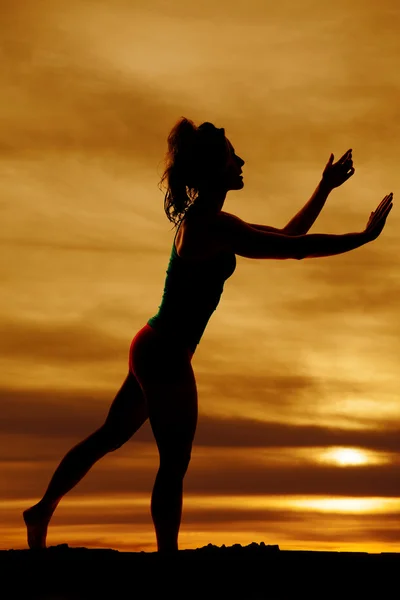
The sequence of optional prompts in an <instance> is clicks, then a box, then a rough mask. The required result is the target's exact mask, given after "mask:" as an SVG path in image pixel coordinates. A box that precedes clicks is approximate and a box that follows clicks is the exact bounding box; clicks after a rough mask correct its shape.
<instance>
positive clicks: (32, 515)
mask: <svg viewBox="0 0 400 600" xmlns="http://www.w3.org/2000/svg"><path fill="white" fill-rule="evenodd" d="M23 517H24V521H25V525H26V527H27V530H28V546H29V548H31V550H34V549H38V548H46V537H47V527H48V524H49V522H50V519H51V514H49V513H48V512H45V511H44V510H43V508H42V507H41V506H40V504H35V506H32V507H31V508H28V509H27V510H25V511H24V512H23Z"/></svg>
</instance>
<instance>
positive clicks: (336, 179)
mask: <svg viewBox="0 0 400 600" xmlns="http://www.w3.org/2000/svg"><path fill="white" fill-rule="evenodd" d="M333 159H334V156H333V154H331V155H330V157H329V160H328V162H327V163H326V166H325V169H324V172H323V173H322V182H323V184H324V185H325V186H327V187H328V188H329V189H331V190H333V188H335V187H339V185H342V183H344V182H345V181H347V180H348V179H349V178H350V177H351V176H352V175H353V174H354V171H355V169H354V167H353V156H352V149H351V148H350V150H347V152H345V153H344V154H343V156H342V157H341V158H339V160H338V161H337V162H335V163H334V162H333Z"/></svg>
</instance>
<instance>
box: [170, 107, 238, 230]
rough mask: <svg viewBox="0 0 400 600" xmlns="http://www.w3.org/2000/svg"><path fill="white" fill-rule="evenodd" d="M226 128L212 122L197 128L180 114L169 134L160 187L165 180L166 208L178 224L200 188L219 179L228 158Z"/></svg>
mask: <svg viewBox="0 0 400 600" xmlns="http://www.w3.org/2000/svg"><path fill="white" fill-rule="evenodd" d="M228 152H229V151H228V147H227V144H226V138H225V130H224V129H223V128H220V129H218V128H217V127H215V126H214V125H213V124H212V123H208V122H205V123H202V124H201V125H199V126H198V127H196V125H195V124H194V123H193V121H191V120H190V119H186V118H185V117H181V118H180V119H179V120H178V121H177V123H176V124H175V125H174V127H173V128H172V130H171V132H170V134H169V136H168V150H167V153H166V157H165V170H164V173H163V175H162V178H161V181H160V184H159V188H160V190H162V185H163V184H164V183H166V185H165V186H164V187H166V190H167V191H166V194H165V198H164V210H165V213H166V215H167V217H168V219H169V220H170V221H172V222H173V223H174V224H175V226H176V225H178V224H179V223H180V221H181V220H182V219H183V217H184V216H185V214H186V211H187V209H188V208H189V206H191V205H192V204H193V202H194V201H195V199H196V198H197V196H198V194H199V191H200V189H201V188H203V189H204V188H206V187H208V186H210V185H213V184H214V185H215V184H217V183H218V181H219V180H220V178H221V176H222V174H223V172H224V169H225V166H226V162H227V158H228Z"/></svg>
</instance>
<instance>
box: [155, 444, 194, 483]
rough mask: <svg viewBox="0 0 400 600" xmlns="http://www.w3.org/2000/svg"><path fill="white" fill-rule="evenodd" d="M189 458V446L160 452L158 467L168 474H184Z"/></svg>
mask: <svg viewBox="0 0 400 600" xmlns="http://www.w3.org/2000/svg"><path fill="white" fill-rule="evenodd" d="M190 459H191V448H190V449H187V448H185V449H182V450H180V451H178V450H175V451H173V452H161V453H160V469H161V470H162V471H164V472H165V473H168V474H170V475H174V474H175V475H178V476H182V477H183V476H184V475H185V473H186V471H187V470H188V467H189V463H190Z"/></svg>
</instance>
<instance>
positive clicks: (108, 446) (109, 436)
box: [96, 423, 134, 452]
mask: <svg viewBox="0 0 400 600" xmlns="http://www.w3.org/2000/svg"><path fill="white" fill-rule="evenodd" d="M96 433H97V434H98V438H99V441H100V443H101V445H102V446H103V448H104V450H105V451H106V452H113V451H114V450H118V448H121V446H123V445H124V444H125V443H126V442H127V441H128V440H129V439H130V438H131V437H132V435H133V433H134V432H133V431H132V430H131V428H129V429H128V428H124V429H115V428H111V427H108V425H107V423H105V424H104V425H102V426H101V427H100V428H99V429H98V430H97V432H96Z"/></svg>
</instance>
